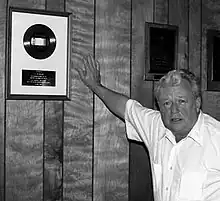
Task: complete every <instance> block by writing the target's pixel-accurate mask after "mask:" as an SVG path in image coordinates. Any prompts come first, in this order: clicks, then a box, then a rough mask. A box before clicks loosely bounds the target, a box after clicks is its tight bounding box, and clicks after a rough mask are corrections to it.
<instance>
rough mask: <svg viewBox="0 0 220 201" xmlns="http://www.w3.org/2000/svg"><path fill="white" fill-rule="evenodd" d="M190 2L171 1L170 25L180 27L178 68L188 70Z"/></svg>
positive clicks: (182, 0)
mask: <svg viewBox="0 0 220 201" xmlns="http://www.w3.org/2000/svg"><path fill="white" fill-rule="evenodd" d="M188 22H189V19H188V0H169V24H172V25H176V26H178V27H179V41H178V66H177V68H179V69H180V68H185V69H188V67H189V66H188V65H189V61H188V60H189V55H188V32H189V29H188Z"/></svg>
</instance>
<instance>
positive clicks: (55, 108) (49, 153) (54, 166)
mask: <svg viewBox="0 0 220 201" xmlns="http://www.w3.org/2000/svg"><path fill="white" fill-rule="evenodd" d="M44 117H45V120H44V122H45V125H44V129H45V130H44V134H45V136H44V199H45V200H47V201H53V200H56V201H60V200H62V192H63V188H62V187H63V186H62V181H63V179H62V177H63V174H62V173H63V101H46V102H45V114H44Z"/></svg>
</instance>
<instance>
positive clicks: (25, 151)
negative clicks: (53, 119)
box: [5, 0, 45, 201]
mask: <svg viewBox="0 0 220 201" xmlns="http://www.w3.org/2000/svg"><path fill="white" fill-rule="evenodd" d="M44 3H45V2H44V1H42V0H33V1H28V0H26V1H25V0H19V1H18V0H16V1H15V0H10V1H8V5H9V6H17V7H22V8H44ZM6 120H7V121H6V137H5V138H6V139H5V142H6V144H5V146H6V156H5V157H6V158H5V164H6V172H5V174H6V175H5V177H6V181H7V182H6V189H5V191H6V192H5V194H6V195H5V200H11V201H13V200H16V201H29V200H32V201H39V200H42V199H43V192H42V181H43V178H42V177H43V170H42V167H43V103H42V101H31V100H29V101H27V100H22V101H18V100H10V101H9V100H7V101H6Z"/></svg>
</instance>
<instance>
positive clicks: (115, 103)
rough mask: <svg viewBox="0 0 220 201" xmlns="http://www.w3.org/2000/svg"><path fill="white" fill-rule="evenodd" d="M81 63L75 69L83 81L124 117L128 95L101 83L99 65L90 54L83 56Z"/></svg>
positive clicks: (109, 106)
mask: <svg viewBox="0 0 220 201" xmlns="http://www.w3.org/2000/svg"><path fill="white" fill-rule="evenodd" d="M83 63H84V65H83V66H80V67H79V68H77V69H76V70H77V71H78V73H79V76H80V78H81V80H82V81H83V83H84V84H85V85H86V86H88V87H89V88H90V89H91V90H92V91H93V92H94V93H95V94H96V95H97V96H98V97H99V98H100V99H101V100H102V101H103V103H104V104H105V105H106V106H107V107H108V108H109V109H110V111H112V112H113V113H114V114H116V115H117V116H118V117H120V118H121V119H124V112H125V105H126V102H127V100H128V97H127V96H124V95H122V94H120V93H117V92H115V91H113V90H111V89H108V88H106V87H105V86H103V85H102V84H101V76H100V65H99V63H98V62H97V61H95V60H94V59H93V57H92V56H91V55H89V56H87V57H84V59H83Z"/></svg>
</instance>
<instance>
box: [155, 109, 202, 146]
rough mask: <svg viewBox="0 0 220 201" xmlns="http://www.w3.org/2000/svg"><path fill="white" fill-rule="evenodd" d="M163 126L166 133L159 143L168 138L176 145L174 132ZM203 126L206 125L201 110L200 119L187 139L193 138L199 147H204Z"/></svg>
mask: <svg viewBox="0 0 220 201" xmlns="http://www.w3.org/2000/svg"><path fill="white" fill-rule="evenodd" d="M162 125H163V127H164V132H163V134H162V135H161V136H160V137H159V141H160V140H162V139H163V138H165V137H166V138H168V140H170V141H171V142H172V143H173V144H174V142H175V137H174V135H173V134H172V132H171V131H170V130H169V129H167V128H165V126H164V124H162ZM203 125H204V114H203V112H202V111H201V110H200V112H199V116H198V119H197V121H196V123H195V125H194V126H193V128H192V130H191V131H190V132H189V134H188V135H187V137H186V138H191V139H193V140H194V141H195V142H197V143H198V144H199V145H201V146H202V145H203V135H202V132H203Z"/></svg>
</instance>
